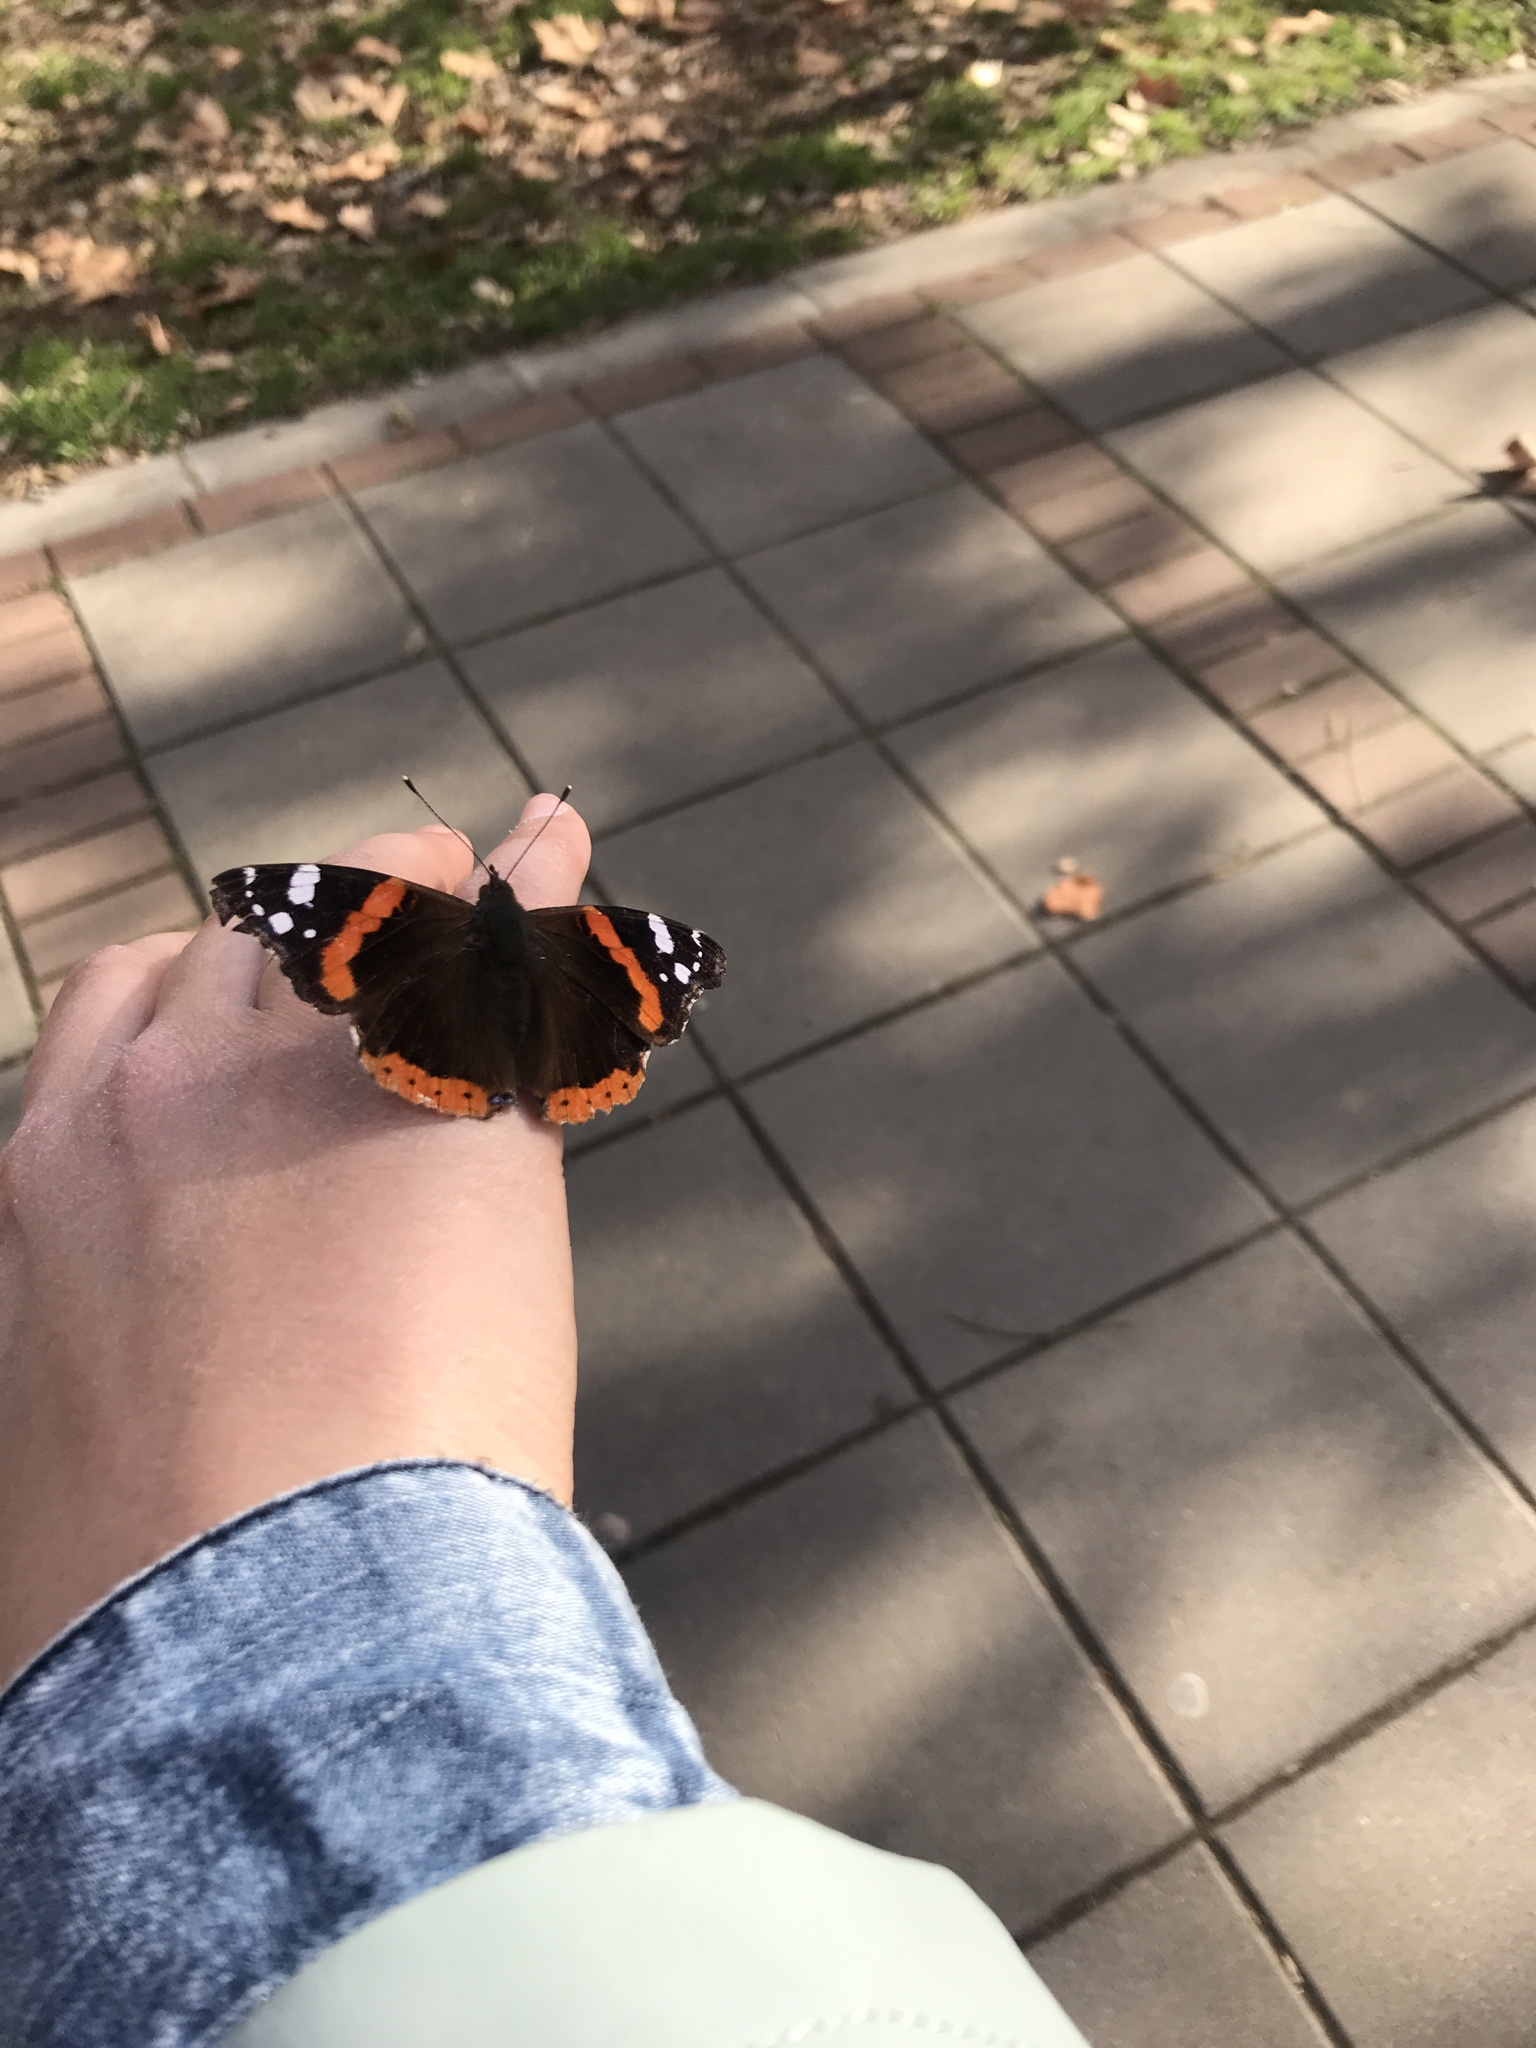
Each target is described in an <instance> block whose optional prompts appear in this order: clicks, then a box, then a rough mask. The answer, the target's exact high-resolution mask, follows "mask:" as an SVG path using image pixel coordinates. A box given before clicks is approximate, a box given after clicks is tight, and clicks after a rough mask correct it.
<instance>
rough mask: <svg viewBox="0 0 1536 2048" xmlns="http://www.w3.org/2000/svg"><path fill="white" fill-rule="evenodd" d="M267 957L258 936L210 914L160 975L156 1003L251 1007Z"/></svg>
mask: <svg viewBox="0 0 1536 2048" xmlns="http://www.w3.org/2000/svg"><path fill="white" fill-rule="evenodd" d="M262 959H263V955H262V950H261V946H260V944H259V943H258V942H257V940H255V939H248V938H247V937H246V936H245V934H244V933H243V932H236V931H230V930H228V929H227V928H226V927H225V926H224V925H221V924H220V923H219V921H218V919H217V918H216V917H209V918H205V919H204V920H203V922H202V924H200V925H199V926H198V928H197V930H196V931H195V932H194V933H193V934H192V939H191V943H190V944H189V945H187V946H185V947H184V948H183V949H182V951H181V953H180V954H179V956H178V957H177V958H176V959H175V960H174V961H173V962H172V963H171V965H170V966H169V967H168V968H167V970H166V972H165V974H164V976H163V978H162V979H161V982H160V989H159V994H158V996H157V998H156V1008H157V1010H158V1011H160V1012H162V1013H169V1012H171V1011H175V1010H187V1011H191V1010H193V1009H202V1010H211V1009H242V1010H246V1009H249V1008H250V1006H251V1005H252V1004H253V1003H254V1002H255V1000H256V991H257V989H258V988H259V987H260V985H261V967H262Z"/></svg>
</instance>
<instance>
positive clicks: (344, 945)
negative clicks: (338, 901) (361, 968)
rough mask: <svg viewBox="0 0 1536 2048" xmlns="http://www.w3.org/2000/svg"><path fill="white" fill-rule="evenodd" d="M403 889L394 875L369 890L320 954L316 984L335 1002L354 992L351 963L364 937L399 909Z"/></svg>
mask: <svg viewBox="0 0 1536 2048" xmlns="http://www.w3.org/2000/svg"><path fill="white" fill-rule="evenodd" d="M405 889H406V885H405V883H404V882H402V881H401V880H400V879H399V877H398V876H395V875H391V876H390V878H389V880H388V881H387V882H380V883H378V885H377V886H376V887H375V888H372V889H370V890H369V892H368V895H367V897H366V899H365V901H364V903H363V905H362V908H361V909H359V910H354V911H353V912H352V914H351V916H350V917H349V918H348V919H347V921H346V923H345V924H344V925H343V926H342V928H341V930H340V931H339V932H338V933H337V934H336V936H335V938H334V939H332V941H331V943H330V944H329V945H328V946H327V947H326V948H325V950H324V952H323V953H322V954H321V955H320V986H321V987H322V988H323V989H324V990H325V992H326V994H327V995H328V996H333V997H334V998H335V999H336V1001H337V1002H338V1003H344V1002H346V1001H347V999H348V998H349V997H350V996H355V995H356V994H357V978H356V976H355V975H354V974H353V972H352V966H351V963H352V961H353V959H354V958H355V957H356V954H357V950H358V948H359V947H360V946H361V945H362V943H363V941H364V939H366V938H367V937H368V936H369V934H370V933H372V932H376V931H377V930H378V928H379V926H380V925H381V924H382V923H383V922H384V920H385V918H387V917H389V916H391V915H392V914H393V913H394V912H395V911H397V910H398V909H399V908H400V905H401V904H402V903H403V902H404V901H405Z"/></svg>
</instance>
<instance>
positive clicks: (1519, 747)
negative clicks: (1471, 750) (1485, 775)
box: [1488, 733, 1536, 805]
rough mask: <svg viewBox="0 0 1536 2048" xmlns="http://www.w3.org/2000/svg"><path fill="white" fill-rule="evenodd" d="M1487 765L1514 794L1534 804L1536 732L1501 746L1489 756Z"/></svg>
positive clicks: (1535, 800)
mask: <svg viewBox="0 0 1536 2048" xmlns="http://www.w3.org/2000/svg"><path fill="white" fill-rule="evenodd" d="M1488 766H1489V767H1490V768H1491V769H1492V770H1493V772H1494V774H1495V775H1497V776H1498V778H1499V780H1500V781H1501V782H1507V783H1508V784H1509V786H1510V788H1511V789H1512V790H1513V791H1514V792H1515V794H1516V796H1520V797H1524V799H1525V801H1526V802H1527V803H1528V804H1532V805H1536V733H1530V734H1527V735H1526V736H1525V737H1524V738H1523V739H1519V740H1517V741H1516V742H1515V743H1514V745H1513V746H1510V747H1505V748H1502V749H1501V750H1500V752H1498V753H1497V754H1494V755H1492V756H1491V757H1490V759H1489V762H1488Z"/></svg>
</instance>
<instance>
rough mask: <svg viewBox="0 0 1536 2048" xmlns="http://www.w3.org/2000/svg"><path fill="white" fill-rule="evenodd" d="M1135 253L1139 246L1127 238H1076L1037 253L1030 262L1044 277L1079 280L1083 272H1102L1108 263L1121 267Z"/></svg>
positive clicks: (1108, 235) (1078, 236)
mask: <svg viewBox="0 0 1536 2048" xmlns="http://www.w3.org/2000/svg"><path fill="white" fill-rule="evenodd" d="M1135 254H1136V244H1135V243H1134V242H1130V241H1127V239H1126V238H1125V236H1124V235H1118V234H1102V235H1074V236H1072V237H1070V238H1069V239H1068V240H1067V241H1064V242H1050V243H1047V244H1046V245H1045V246H1044V247H1043V248H1039V249H1035V250H1033V251H1032V252H1031V254H1030V258H1029V261H1030V267H1031V268H1032V269H1033V270H1034V271H1035V272H1036V273H1037V274H1038V275H1039V276H1041V277H1049V278H1060V277H1076V276H1077V274H1078V273H1079V271H1084V270H1098V269H1099V268H1101V267H1102V266H1103V265H1104V264H1107V263H1112V264H1116V265H1118V264H1120V263H1122V262H1124V261H1125V259H1126V258H1127V257H1133V256H1134V255H1135Z"/></svg>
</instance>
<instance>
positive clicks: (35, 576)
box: [0, 548, 53, 598]
mask: <svg viewBox="0 0 1536 2048" xmlns="http://www.w3.org/2000/svg"><path fill="white" fill-rule="evenodd" d="M52 575H53V566H52V564H51V563H50V562H49V560H48V557H47V556H46V555H45V554H44V553H43V551H42V549H41V548H27V549H25V550H23V552H21V553H20V554H15V555H6V556H4V557H0V598H7V597H20V596H21V595H22V594H23V593H24V592H25V591H28V590H36V589H38V588H39V586H40V585H42V584H44V583H47V582H48V581H49V579H50V578H51V577H52Z"/></svg>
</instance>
